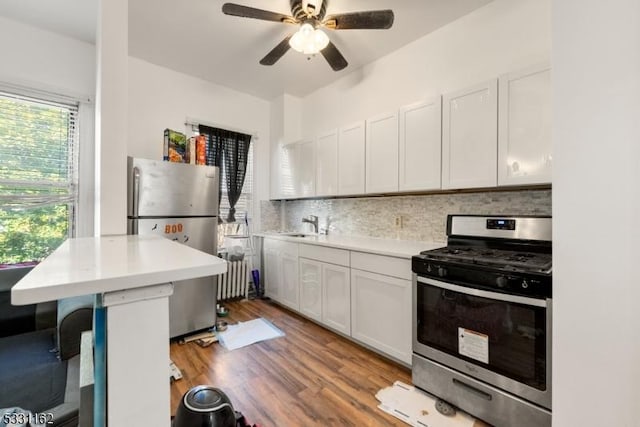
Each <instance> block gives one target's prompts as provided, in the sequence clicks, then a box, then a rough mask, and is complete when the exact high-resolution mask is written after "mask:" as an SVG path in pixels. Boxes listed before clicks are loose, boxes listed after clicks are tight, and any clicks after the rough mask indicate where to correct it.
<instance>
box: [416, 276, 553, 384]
mask: <svg viewBox="0 0 640 427" xmlns="http://www.w3.org/2000/svg"><path fill="white" fill-rule="evenodd" d="M417 310H418V311H417V328H416V330H417V339H418V341H419V342H420V343H421V344H423V345H426V346H429V347H432V348H436V349H438V350H440V351H443V352H445V353H448V354H450V355H452V356H455V357H458V358H461V359H463V360H466V361H468V362H471V363H474V364H476V365H479V366H482V367H484V368H486V369H489V370H491V371H493V372H496V373H498V374H501V375H504V376H506V377H509V378H511V379H513V380H516V381H518V382H521V383H524V384H527V385H529V386H531V387H534V388H536V389H539V390H546V388H547V387H546V363H545V359H546V350H547V349H546V336H545V335H546V309H545V308H543V307H533V306H529V305H523V304H516V303H511V302H504V301H498V300H494V299H487V298H482V297H477V296H471V295H467V294H464V293H460V292H455V291H450V290H445V289H442V288H438V287H436V286H431V285H427V284H424V283H418V288H417Z"/></svg>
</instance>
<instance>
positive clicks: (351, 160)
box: [338, 122, 365, 195]
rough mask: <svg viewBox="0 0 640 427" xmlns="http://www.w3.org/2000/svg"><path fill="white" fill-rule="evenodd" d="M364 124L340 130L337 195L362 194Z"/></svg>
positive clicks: (356, 124) (359, 123) (360, 123)
mask: <svg viewBox="0 0 640 427" xmlns="http://www.w3.org/2000/svg"><path fill="white" fill-rule="evenodd" d="M364 151H365V148H364V122H358V123H355V124H352V125H350V126H346V127H343V128H341V129H340V136H339V137H338V194H339V195H352V194H354V195H355V194H364Z"/></svg>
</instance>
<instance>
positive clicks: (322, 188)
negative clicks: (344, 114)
mask: <svg viewBox="0 0 640 427" xmlns="http://www.w3.org/2000/svg"><path fill="white" fill-rule="evenodd" d="M337 194H338V130H337V129H336V130H333V131H331V132H327V133H324V134H322V135H320V136H319V137H318V139H317V140H316V196H335V195H337Z"/></svg>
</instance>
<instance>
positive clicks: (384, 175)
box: [365, 112, 398, 193]
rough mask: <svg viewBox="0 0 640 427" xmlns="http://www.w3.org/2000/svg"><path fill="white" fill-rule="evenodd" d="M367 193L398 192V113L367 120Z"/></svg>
mask: <svg viewBox="0 0 640 427" xmlns="http://www.w3.org/2000/svg"><path fill="white" fill-rule="evenodd" d="M365 146H366V150H365V151H366V162H365V163H366V168H365V169H366V185H365V190H366V192H367V193H389V192H397V191H398V112H393V113H386V114H381V115H378V116H375V117H372V118H370V119H367V133H366V143H365Z"/></svg>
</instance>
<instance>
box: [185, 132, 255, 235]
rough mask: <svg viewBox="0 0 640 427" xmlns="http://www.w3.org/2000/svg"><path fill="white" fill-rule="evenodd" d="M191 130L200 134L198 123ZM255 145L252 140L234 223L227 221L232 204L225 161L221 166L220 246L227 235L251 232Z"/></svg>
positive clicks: (195, 133) (193, 133) (194, 133)
mask: <svg viewBox="0 0 640 427" xmlns="http://www.w3.org/2000/svg"><path fill="white" fill-rule="evenodd" d="M191 130H192V135H193V136H195V135H199V134H200V132H199V126H198V125H192V128H191ZM253 146H254V143H253V141H252V142H251V144H250V145H249V153H248V155H247V166H246V168H247V169H246V173H245V177H244V184H243V186H242V192H241V193H240V198H239V199H238V201H237V202H236V205H235V208H236V213H235V218H236V221H235V222H233V223H228V222H227V221H226V219H227V216H228V215H229V209H230V207H231V206H230V204H229V197H228V194H227V193H228V190H227V184H226V183H227V176H226V170H225V166H224V162H222V166H221V167H220V182H221V190H220V192H221V198H220V209H219V215H220V217H219V218H220V219H221V220H222V222H221V223H220V224H219V226H218V245H217V247H218V248H223V247H224V246H225V237H226V236H229V235H238V234H242V235H247V234H248V233H249V229H248V227H247V225H248V222H249V218H252V216H253V215H252V211H253V198H252V195H253ZM234 243H237V242H234Z"/></svg>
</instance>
